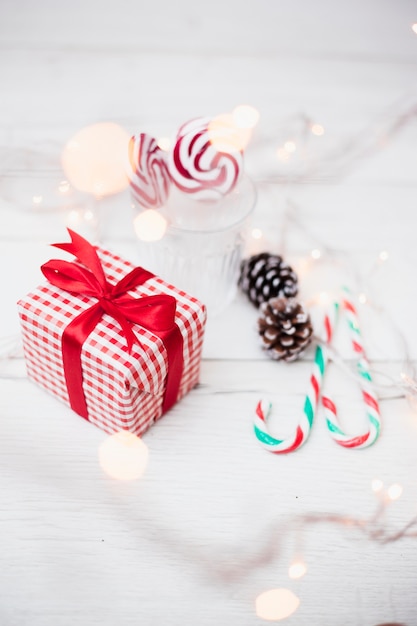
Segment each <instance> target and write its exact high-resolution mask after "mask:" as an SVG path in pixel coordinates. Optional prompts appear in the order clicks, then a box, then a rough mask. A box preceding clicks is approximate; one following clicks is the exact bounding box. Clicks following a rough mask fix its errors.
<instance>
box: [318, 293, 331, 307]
mask: <svg viewBox="0 0 417 626" xmlns="http://www.w3.org/2000/svg"><path fill="white" fill-rule="evenodd" d="M318 302H319V304H321V305H322V306H327V305H328V304H329V303H330V294H328V293H327V291H321V292H320V293H319V295H318Z"/></svg>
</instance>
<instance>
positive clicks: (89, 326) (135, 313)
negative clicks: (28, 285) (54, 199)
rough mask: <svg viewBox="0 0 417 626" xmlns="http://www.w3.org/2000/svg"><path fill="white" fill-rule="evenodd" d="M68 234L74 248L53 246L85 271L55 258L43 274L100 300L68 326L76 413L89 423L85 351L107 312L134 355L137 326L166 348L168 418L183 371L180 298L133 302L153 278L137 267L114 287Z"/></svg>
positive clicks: (67, 361)
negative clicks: (136, 291) (177, 313)
mask: <svg viewBox="0 0 417 626" xmlns="http://www.w3.org/2000/svg"><path fill="white" fill-rule="evenodd" d="M68 232H69V234H70V237H71V243H56V244H53V246H54V247H55V248H60V249H61V250H65V251H66V252H70V253H71V254H73V255H74V256H75V257H76V258H77V260H78V261H79V262H80V263H82V265H83V266H81V265H78V264H76V263H70V262H69V261H61V260H58V259H52V260H51V261H48V262H47V263H45V264H44V265H42V267H41V270H42V272H43V274H44V275H45V276H46V278H47V279H48V280H49V282H50V283H52V284H53V285H55V286H56V287H60V288H61V289H64V290H65V291H68V292H70V293H74V294H78V295H83V296H89V297H92V298H97V302H96V303H95V304H93V305H92V306H91V307H90V308H89V309H86V310H85V311H83V312H82V313H80V314H79V315H77V317H75V318H74V319H73V320H72V322H70V324H68V326H67V327H66V328H65V330H64V332H63V335H62V357H63V364H64V374H65V381H66V384H67V389H68V395H69V399H70V404H71V408H72V409H74V411H76V412H77V413H78V414H79V415H81V416H82V417H84V418H85V419H88V410H87V405H86V401H85V395H84V389H83V374H82V367H81V351H82V347H83V344H84V342H85V340H86V339H87V337H88V336H89V334H90V333H91V332H92V330H93V329H94V328H95V327H96V325H97V324H98V322H99V321H100V319H101V318H102V316H103V313H107V314H108V315H110V316H111V317H113V318H114V319H115V320H116V321H117V322H118V323H119V324H120V327H121V329H122V333H123V335H124V337H125V338H126V342H127V347H128V350H129V352H130V350H131V348H132V345H133V343H135V342H138V339H137V337H136V335H135V334H134V332H133V330H132V324H138V325H139V326H143V327H144V328H146V329H147V330H149V331H150V332H152V333H153V334H155V335H157V336H158V337H159V338H160V339H161V340H162V342H163V343H164V346H165V349H166V351H167V356H168V374H167V380H166V388H165V395H164V400H163V404H162V411H163V412H164V413H165V412H166V411H168V409H170V408H171V407H172V406H173V404H175V402H176V400H177V397H178V389H179V385H180V381H181V375H182V370H183V366H184V363H183V337H182V335H181V332H180V330H179V328H178V326H177V325H176V323H175V310H176V300H175V298H174V297H173V296H169V295H166V294H160V295H155V296H143V297H141V298H133V297H132V296H130V295H129V294H127V293H126V292H127V291H130V290H131V289H135V287H137V286H138V285H142V284H143V283H145V282H146V281H147V280H148V279H149V278H151V277H152V276H154V274H152V273H151V272H148V271H147V270H144V269H143V268H142V267H136V268H135V269H133V270H132V271H131V272H129V273H128V274H126V276H124V278H122V279H121V280H120V281H119V282H118V283H117V284H116V285H111V284H110V283H109V282H108V281H107V279H106V276H105V274H104V270H103V267H102V265H101V262H100V259H99V258H98V255H97V252H96V250H95V248H94V247H93V246H92V245H91V244H90V243H89V242H88V241H87V240H86V239H84V238H83V237H81V236H80V235H78V234H77V233H75V232H74V231H72V230H70V229H69V228H68Z"/></svg>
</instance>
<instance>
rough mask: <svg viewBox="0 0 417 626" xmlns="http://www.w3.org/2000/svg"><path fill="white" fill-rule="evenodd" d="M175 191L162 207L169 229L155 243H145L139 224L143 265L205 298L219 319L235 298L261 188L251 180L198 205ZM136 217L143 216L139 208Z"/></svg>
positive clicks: (188, 196)
mask: <svg viewBox="0 0 417 626" xmlns="http://www.w3.org/2000/svg"><path fill="white" fill-rule="evenodd" d="M190 195H191V194H186V193H183V192H180V191H179V190H177V189H176V188H175V189H173V190H172V192H171V194H170V196H169V199H168V201H167V202H166V204H165V205H164V206H163V207H161V208H160V209H157V211H158V212H159V213H160V215H161V216H162V217H163V218H165V220H166V223H167V228H166V231H165V233H164V235H163V236H162V237H161V238H160V239H158V240H156V241H144V240H143V238H145V239H146V237H147V233H146V232H145V230H144V231H143V232H142V233H141V225H140V222H139V221H137V222H136V221H135V230H136V234H137V235H138V240H139V245H138V250H139V264H140V265H142V266H143V267H145V268H146V269H148V270H150V271H152V272H154V273H155V274H157V275H158V276H160V277H161V278H162V279H163V280H165V281H167V282H169V283H171V284H173V285H175V286H176V287H177V288H179V289H182V290H184V291H186V292H187V293H189V294H190V295H192V296H194V297H196V298H198V299H199V300H201V301H202V302H203V303H204V304H205V305H206V306H207V311H208V314H209V315H215V314H217V313H219V312H220V311H222V310H223V309H224V308H226V307H227V305H228V304H230V302H231V301H232V300H233V298H234V296H235V294H236V290H237V281H238V276H239V267H240V262H241V260H242V258H243V255H244V249H245V243H246V236H247V232H248V227H249V223H250V217H251V215H252V213H253V210H254V208H255V203H256V190H255V186H254V184H253V182H252V181H251V180H250V178H248V177H247V176H242V178H241V180H240V181H239V183H238V185H237V186H236V187H235V188H234V189H233V190H232V191H231V192H230V193H229V194H227V195H226V196H224V197H223V198H221V199H219V200H215V201H197V200H195V199H193V198H192V196H191V197H190ZM134 207H135V213H136V217H137V216H138V215H140V214H141V213H143V210H140V209H139V207H138V205H135V204H134Z"/></svg>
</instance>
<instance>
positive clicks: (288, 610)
mask: <svg viewBox="0 0 417 626" xmlns="http://www.w3.org/2000/svg"><path fill="white" fill-rule="evenodd" d="M299 605H300V600H299V598H297V596H296V595H295V594H294V593H293V592H292V591H290V590H289V589H282V588H281V589H269V590H268V591H264V592H263V593H260V594H259V595H258V597H257V598H256V615H257V616H258V617H260V618H261V619H264V620H268V621H273V620H280V619H285V618H287V617H289V616H290V615H292V614H293V613H295V611H296V610H297V609H298V607H299Z"/></svg>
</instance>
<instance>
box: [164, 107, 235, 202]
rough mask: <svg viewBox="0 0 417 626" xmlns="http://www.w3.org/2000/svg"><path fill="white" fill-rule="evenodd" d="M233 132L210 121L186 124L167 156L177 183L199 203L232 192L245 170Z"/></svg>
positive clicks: (170, 170) (222, 124) (201, 120)
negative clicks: (243, 169)
mask: <svg viewBox="0 0 417 626" xmlns="http://www.w3.org/2000/svg"><path fill="white" fill-rule="evenodd" d="M233 132H235V129H233V128H231V127H230V126H229V127H227V125H226V124H224V123H222V122H221V121H219V122H217V123H216V120H210V119H207V118H197V119H195V120H191V121H190V122H187V123H186V124H183V125H182V126H181V127H180V129H179V131H178V133H177V137H176V140H175V145H174V148H173V150H172V151H171V152H170V154H169V157H168V164H169V172H170V175H171V178H172V181H173V182H174V184H175V185H176V186H177V187H178V188H179V189H180V190H181V191H183V192H185V193H189V194H191V195H192V196H193V197H194V198H195V199H197V200H218V199H220V198H222V197H223V196H225V195H226V194H228V193H229V192H230V191H232V189H233V188H234V187H235V185H236V183H237V182H238V180H239V176H240V173H241V171H242V168H243V157H242V152H241V150H240V149H239V147H238V146H237V145H236V142H235V141H234V138H233Z"/></svg>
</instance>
